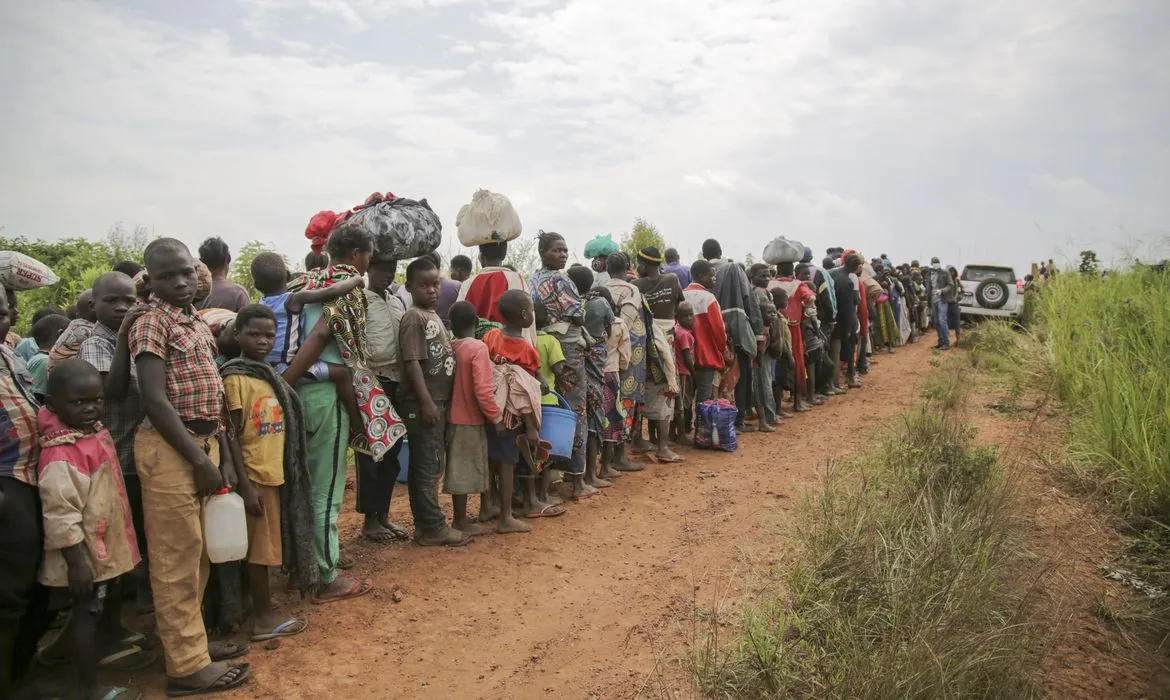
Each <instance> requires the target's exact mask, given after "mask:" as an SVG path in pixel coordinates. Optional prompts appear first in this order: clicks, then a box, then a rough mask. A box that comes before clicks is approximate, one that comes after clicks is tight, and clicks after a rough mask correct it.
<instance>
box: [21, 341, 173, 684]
mask: <svg viewBox="0 0 1170 700" xmlns="http://www.w3.org/2000/svg"><path fill="white" fill-rule="evenodd" d="M46 392H47V398H48V405H47V406H46V407H44V408H42V409H41V410H40V415H39V416H38V422H39V424H40V425H39V427H40V433H41V439H40V442H41V455H40V463H39V465H38V469H37V472H38V475H39V483H38V488H39V489H40V493H41V504H42V508H43V518H44V524H45V559H44V562H43V564H42V567H41V573H40V581H41V583H43V584H45V585H46V586H53V587H56V588H66V589H68V590H69V593H70V595H71V596H72V598H73V611H72V613H71V614H70V616H69V622H68V624H67V625H66V628H65V630H64V631H63V632H62V633H61V635H62V639H63V640H65V641H67V642H69V643H71V644H72V647H73V655H74V660H75V661H76V665H77V676H78V685H79V686H80V687H81V688H82V689H83V690H84V692H85V697H87V698H89V697H94V698H100V697H114V696H115V695H113V694H112V693H114V691H113V690H111V689H108V688H105V689H99V688H98V679H97V670H98V659H100V658H102V657H103V656H107V655H109V654H113V653H116V652H122V655H123V656H124V657H125V658H123V659H122V660H121V665H120V666H119V668H121V669H123V670H131V669H137V668H141V667H142V666H143V665H146V664H150V663H152V662H153V659H152V658H149V657H148V656H147V655H145V654H144V653H143V652H142V650H141V649H139V648H137V647H126V646H125V645H124V644H123V643H122V639H124V638H125V632H124V630H122V627H121V620H120V615H119V612H120V609H121V604H120V601H121V599H122V598H121V596H120V595H119V594H118V592H117V590H116V588H114V584H115V582H116V580H117V578H118V577H119V576H122V575H123V574H126V573H128V572H130V571H131V570H132V569H133V568H134V566H135V565H136V564H137V563H138V561H139V553H138V542H137V538H136V537H135V534H134V525H133V520H132V518H131V515H130V503H129V501H128V500H127V498H126V487H125V484H124V483H123V481H122V468H121V466H119V464H118V456H117V453H116V451H115V449H114V440H113V438H111V437H110V433H109V432H108V431H107V430H106V429H105V428H104V427H102V424H101V423H100V422H99V418H100V417H101V413H102V396H103V392H104V387H103V385H102V378H101V375H100V374H98V371H97V370H96V369H94V368H93V367H92V366H91V365H90V364H89V363H87V362H85V361H84V360H79V359H69V360H65V361H64V362H61V363H59V364H58V365H56V366H55V367H54V368H53V371H52V373H51V374H50V375H49V381H48V385H47V389H46ZM127 654H128V655H127Z"/></svg>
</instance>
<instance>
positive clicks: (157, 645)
mask: <svg viewBox="0 0 1170 700" xmlns="http://www.w3.org/2000/svg"><path fill="white" fill-rule="evenodd" d="M122 643H123V644H134V645H136V646H140V647H142V648H143V649H145V650H148V651H155V650H158V649H162V640H161V639H159V638H158V637H156V636H154V635H146V634H143V633H141V632H130V634H128V635H126V636H125V637H123V638H122Z"/></svg>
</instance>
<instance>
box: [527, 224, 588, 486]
mask: <svg viewBox="0 0 1170 700" xmlns="http://www.w3.org/2000/svg"><path fill="white" fill-rule="evenodd" d="M536 250H537V252H538V253H539V254H540V269H539V270H537V271H536V272H534V273H533V274H532V276H531V277H530V278H529V279H528V292H529V293H530V294H531V295H532V299H533V301H534V302H540V303H541V304H543V305H544V308H545V310H546V311H548V321H549V323H548V326H547V330H548V333H549V335H551V336H553V337H554V338H556V339H557V342H559V343H560V344H561V351H562V352H563V353H564V355H565V365H566V366H567V367H568V368H569V373H570V375H571V376H572V380H573V388H572V389H570V390H569V391H567V392H565V397H564V398H565V401H567V402H568V404H569V408H571V409H572V410H573V411H574V412H575V413H576V414H577V416H578V420H577V430H576V433H575V434H574V436H573V456H572V459H571V460H570V461H569V463H568V464H565V465H563V467H561V468H563V469H564V471H565V472H566V473H568V474H570V475H571V476H572V477H573V498H574V499H577V500H581V499H584V498H589V497H590V496H594V495H596V494H597V489H596V488H594V487H593V486H590V485H589V484H588V483H586V482H585V449H586V445H585V443H586V439H587V436H588V432H589V421H588V415H587V412H586V395H585V392H586V386H587V385H586V376H585V336H584V334H583V333H582V330H581V327H582V325H583V324H584V323H585V314H584V307H583V306H582V304H581V294H580V293H579V292H578V291H577V285H575V284H573V281H572V280H570V279H569V278H568V277H567V276H566V275H565V263H567V262H568V260H569V246H568V245H567V244H566V243H565V237H564V236H562V235H561V234H559V233H553V232H548V233H546V232H544V231H541V232H540V235H539V236H538V238H537V245H536Z"/></svg>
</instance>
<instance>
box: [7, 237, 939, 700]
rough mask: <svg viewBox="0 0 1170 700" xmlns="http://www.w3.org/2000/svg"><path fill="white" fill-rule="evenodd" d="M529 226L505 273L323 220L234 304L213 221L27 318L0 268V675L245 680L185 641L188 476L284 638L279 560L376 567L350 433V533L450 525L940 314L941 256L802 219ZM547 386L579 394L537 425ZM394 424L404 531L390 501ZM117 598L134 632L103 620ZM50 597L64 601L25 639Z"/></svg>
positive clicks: (493, 263) (361, 586)
mask: <svg viewBox="0 0 1170 700" xmlns="http://www.w3.org/2000/svg"><path fill="white" fill-rule="evenodd" d="M537 250H538V252H539V255H540V267H539V269H538V270H536V271H535V272H534V273H532V274H531V275H529V276H528V278H527V279H525V278H524V276H522V275H521V274H520V273H519V272H517V271H516V270H515V269H513V268H512V267H510V266H509V265H508V263H507V258H508V244H507V243H506V242H496V243H489V244H486V245H482V246H479V249H478V253H479V260H478V263H479V265H478V268H477V269H476V268H475V267H474V266H473V265H472V262H471V260H470V259H469V258H467V257H466V256H455V257H454V258H452V259H451V260H450V265H449V276H447V277H444V276H443V275H442V273H441V270H440V265H441V261H440V259H439V257H438V256H437V255H435V254H431V255H426V256H422V257H419V258H416V259H414V260H413V261H411V262H410V263H409V264H408V265H407V266H406V267H405V275H404V284H399V283H398V282H397V281H396V277H397V276H398V266H399V262H400V261H399V260H397V259H395V257H394V256H393V254H392V253H391V252H389V251H383V250H379V249H378V248H377V246H376V245H375V241H374V239H373V238H372V237H371V236H369V235H368V234H365V233H363V232H361V231H360V230H358V229H355V228H352V227H350V228H345V229H340V228H339V229H336V230H334V232H333V234H332V235H330V236H329V237H328V238H327V239H325V238H324V237H321V238H320V239H319V240H317V241H316V246H315V248H314V251H313V252H312V253H310V254H309V255H308V256H307V258H306V262H305V267H306V269H307V272H305V273H301V274H296V275H294V274H291V273H290V272H289V271H288V269H287V266H286V263H285V261H284V259H283V258H282V257H281V256H279V255H276V254H270V253H266V254H262V255H259V256H258V257H256V258H255V260H254V261H253V262H252V264H251V269H250V272H251V275H252V279H253V282H254V286H255V289H257V290H258V291H259V293H260V295H261V298H260V300H259V302H258V303H253V301H252V299H251V298H249V295H248V292H247V291H246V290H245V289H244V288H242V287H240V286H239V285H236V284H233V283H232V282H230V281H229V280H228V272H229V269H230V266H231V262H232V261H231V256H230V252H229V250H228V247H227V246H226V244H224V242H223V241H222V240H220V239H218V238H213V239H209V240H207V241H205V242H204V243H203V245H202V246H200V248H199V250H198V258H196V256H193V255H192V254H191V252H190V251H189V249H188V248H187V246H186V245H184V244H183V243H182V242H180V241H178V240H175V239H171V238H161V239H157V240H154V241H152V242H151V243H150V244H149V245H148V247H147V248H146V251H145V255H144V263H145V264H144V266H140V265H137V264H135V263H132V262H124V263H119V264H118V265H117V266H115V268H114V269H113V270H111V271H110V272H108V273H105V274H102V275H101V276H99V277H98V278H97V279H96V281H95V282H94V283H93V286H92V289H90V290H87V291H86V292H85V293H84V294H82V295H81V297H80V298H78V299H77V302H76V305H75V306H73V307H71V308H70V309H69V310H68V311H67V312H61V311H59V310H57V309H42V310H38V311H37V312H36V314H35V316H34V319H33V323H32V335H31V337H29V338H25V339H19V338H16V337H15V336H14V335H13V334H12V333H11V328H12V327H13V326H14V325H15V324H16V323H17V320H18V318H19V314H20V310H19V295H18V294H16V293H14V292H12V291H11V290H8V291H6V292H5V293H3V294H0V337H2V338H6V343H5V345H4V346H3V347H0V419H2V420H3V422H4V428H5V430H4V431H0V539H2V540H3V541H2V544H0V582H2V583H0V697H9V696H12V694H14V693H16V692H17V690H18V686H19V684H20V681H21V680H22V679H24V678H26V677H27V675H28V672H29V669H30V667H31V665H32V663H33V661H34V655H35V658H36V659H37V660H38V661H40V662H41V663H45V664H47V665H57V664H62V665H63V664H66V663H72V664H73V665H74V666H75V668H76V671H77V689H78V692H77V695H78V697H83V698H103V699H105V700H115V699H117V700H127V699H128V698H133V697H138V695H137V693H135V692H133V691H132V690H130V689H127V688H120V687H116V688H109V687H105V686H102V685H100V684H99V679H98V675H97V672H98V670H99V669H102V670H122V671H131V670H135V669H140V668H143V667H145V666H147V665H150V664H151V663H154V662H155V661H156V660H157V658H158V656H159V655H160V654H161V656H162V657H163V659H164V660H165V665H166V674H167V678H168V683H167V692H168V694H169V695H171V696H185V695H199V694H203V693H210V692H217V691H221V690H226V689H229V688H233V687H236V686H238V685H240V684H242V683H244V682H245V681H246V680H247V679H248V677H249V676H250V674H251V668H250V666H249V665H248V664H247V663H245V662H241V661H239V658H240V657H242V656H244V655H246V654H247V652H248V648H247V645H241V644H234V643H228V642H209V641H208V632H207V624H206V623H207V620H208V619H209V616H208V614H207V607H208V605H209V604H210V601H209V600H207V599H206V598H205V589H206V587H207V584H208V581H209V579H213V578H215V577H214V576H213V575H211V572H212V569H211V568H210V567H209V563H208V558H207V555H206V551H205V541H204V525H203V522H202V504H203V500H204V499H205V498H206V497H208V496H210V495H212V494H215V493H217V492H222V491H223V490H224V489H231V490H235V491H236V492H237V493H238V494H239V495H240V497H242V499H243V502H244V504H245V509H246V512H247V520H246V521H247V535H248V551H247V556H246V558H245V560H244V562H245V565H244V566H243V567H242V571H243V573H244V574H245V576H244V580H246V585H247V594H248V595H247V597H248V598H249V599H250V610H251V639H252V641H264V640H271V639H277V638H284V637H291V636H294V635H297V634H299V633H301V632H303V631H304V630H305V629H306V628H307V626H308V621H307V620H305V619H300V618H297V617H291V616H288V615H285V614H282V613H280V612H278V610H277V608H276V607H274V606H273V604H272V597H273V596H272V591H271V588H270V575H271V574H272V572H273V570H275V569H279V570H281V571H283V572H284V574H285V575H286V576H287V582H288V586H289V588H290V589H292V590H299V591H301V592H302V593H303V594H305V595H308V596H310V597H311V600H312V602H313V603H315V604H331V603H335V602H341V601H347V600H351V599H353V598H356V597H359V596H362V595H364V594H366V593H368V592H369V591H370V590H372V589H373V587H374V585H375V584H374V581H373V580H371V579H369V578H365V577H354V576H350V575H348V574H346V573H345V570H346V569H348V568H350V567H352V566H353V561H352V560H350V559H349V558H348V557H347V556H346V554H345V552H344V549H343V548H342V547H341V543H340V542H339V538H338V516H339V514H340V511H341V509H342V505H343V495H344V492H345V486H346V468H347V456H348V453H349V451H350V450H351V449H352V451H353V454H354V455H355V461H356V487H357V493H356V510H357V512H358V513H360V514H362V516H363V518H364V521H363V524H362V530H361V533H362V536H363V537H364V538H366V539H368V540H370V541H372V542H376V543H388V542H394V541H398V540H407V539H411V538H413V541H414V542H415V543H416V544H417V545H420V546H450V547H458V546H464V545H467V544H469V543H471V542H472V541H473V540H474V539H475V538H478V537H481V536H485V535H488V534H490V533H499V534H513V533H526V532H529V531H531V530H532V529H533V525H534V522H536V521H537V520H539V519H540V518H555V517H560V516H564V515H566V513H567V512H568V507H567V506H569V503H570V502H571V501H580V500H583V499H588V498H591V497H593V496H595V495H596V494H597V493H598V492H599V490H601V489H606V488H610V487H613V486H616V485H618V481H619V479H621V478H625V475H627V474H630V473H633V472H638V471H641V470H643V469H645V466H646V465H645V463H644V462H643V461H641V460H639V459H637V458H636V456H637V455H646V457H647V458H648V459H650V460H653V461H655V462H658V463H663V464H670V463H675V462H679V461H681V460H682V459H683V458H682V457H681V456H680V455H679V454H678V453H677V452H676V451H675V450H676V449H677V447H678V446H679V445H691V444H692V443H693V442H694V441H695V435H696V433H697V432H699V433H701V432H702V431H703V430H704V428H705V427H707V428H709V426H704V425H703V423H702V420H701V419H700V418H699V417H698V414H699V410H698V409H699V408H700V407H701V406H703V405H705V404H706V402H710V401H718V400H726V401H727V402H728V404H729V405H733V406H734V410H735V421H734V423H735V430H736V431H737V432H739V433H748V432H755V431H759V432H764V433H771V432H775V431H776V429H777V427H778V426H780V425H782V424H783V423H784V421H785V420H786V419H788V418H791V417H792V414H793V413H795V412H805V411H811V410H815V409H816V407H818V406H821V405H824V404H825V403H826V402H829V401H831V400H832V398H833V397H835V396H839V395H842V394H845V393H847V392H848V391H851V390H857V389H860V388H861V386H862V381H863V380H862V375H865V374H866V373H867V372H868V371H869V369H870V366H871V364H872V362H873V360H872V358H873V356H874V355H875V354H877V353H883V352H889V353H892V352H894V349H895V348H896V347H898V346H900V345H903V344H905V343H911V342H916V341H917V340H918V339H919V338H920V337H921V336H922V334H923V333H924V332H925V331H926V329H927V328H928V327H929V325H930V324H931V322H932V319H933V323H934V326H935V328H936V329H937V331H938V343H937V345H936V347H938V348H940V349H947V348H949V347H950V342H951V341H950V335H949V331H948V329H950V330H953V331H954V332H955V334H956V337H957V335H958V332H959V328H958V323H957V322H956V321H957V320H956V319H952V318H951V317H950V313H951V308H952V306H953V307H954V308H955V309H956V310H957V305H955V303H954V302H955V298H956V290H957V286H958V282H957V276H956V275H955V274H954V270H953V268H950V269H947V268H943V267H942V266H941V265H940V264H939V263H938V260H937V259H935V260H934V261H932V265H931V266H930V267H927V268H920V267H919V265H918V264H917V262H914V263H911V264H907V265H898V266H895V265H893V264H892V263H891V262H890V261H889V260H888V259H887V257H886V256H885V255H882V256H881V257H880V258H874V259H872V260H869V261H867V260H865V258H863V257H862V256H861V255H860V254H859V253H858V252H856V251H853V250H845V249H842V248H832V249H829V250H828V251H827V254H826V256H825V257H824V258H823V260H821V261H819V262H814V261H813V254H812V251H811V250H809V249H807V248H806V249H805V250H804V255H803V257H802V258H801V259H800V260H794V261H790V262H780V263H778V264H776V265H768V264H755V265H750V266H744V265H743V264H740V263H738V262H735V261H733V260H730V259H728V258H725V257H724V255H723V251H722V248H721V246H720V244H719V243H718V242H717V241H715V240H708V241H706V242H704V243H703V246H702V256H701V258H700V259H699V260H696V261H694V262H693V263H691V264H689V265H684V264H682V263H680V261H679V255H678V252H677V251H676V250H674V249H669V248H668V249H666V250H665V251H660V250H658V249H657V248H654V247H647V248H644V249H642V250H640V251H638V252H637V254H636V255H628V254H626V253H624V252H621V251H619V250H617V249H614V250H612V251H609V252H607V253H606V254H604V255H599V256H597V257H596V258H594V259H592V260H591V261H590V263H591V264H589V265H576V264H574V265H569V264H568V261H569V258H570V250H569V246H568V244H567V242H566V240H565V238H564V237H563V236H561V235H559V234H556V233H545V232H541V233H540V235H539V240H538V246H537ZM546 408H547V409H556V408H560V409H567V410H569V411H572V412H573V413H574V414H575V416H576V422H575V428H573V429H572V435H571V447H570V448H569V449H567V450H561V452H560V453H559V454H558V453H556V452H554V450H556V449H557V448H556V447H554V445H553V444H552V441H550V440H548V439H546V437H545V436H544V435H542V420H541V419H542V415H543V414H544V413H545V409H546ZM403 449H406V450H408V451H409V458H408V469H407V472H408V473H407V478H406V482H407V493H408V497H409V501H410V512H411V516H412V520H413V534H412V533H411V532H410V531H409V530H408V529H407V528H406V527H404V526H403V525H401V524H399V523H396V522H394V521H392V520H391V518H390V503H391V499H392V497H393V494H394V485H395V483H396V482H397V480H398V478H399V471H400V459H399V457H400V451H401V450H403ZM440 484H441V487H440ZM440 488H441V491H442V493H443V494H445V495H449V496H450V497H451V504H452V508H451V510H452V513H453V517H451V518H450V520H449V519H448V518H447V516H446V515H445V514H444V511H443V509H442V507H441V505H440ZM473 496H474V497H477V502H478V503H477V505H478V508H477V512H474V513H473V512H472V510H471V501H470V497H473ZM51 593H53V594H55V595H56V596H57V599H58V601H62V600H63V601H64V604H63V605H56V606H50V599H51V596H50V594H51ZM210 597H211V596H210V595H208V596H207V598H210ZM130 600H133V601H134V602H135V605H136V606H137V608H138V610H140V611H147V610H152V611H153V614H154V617H155V629H156V630H157V637H156V636H153V635H145V634H142V633H138V632H133V631H130V630H128V629H126V628H124V627H123V621H122V615H121V605H122V603H123V602H124V601H130ZM50 607H57V608H64V609H66V610H68V613H67V618H66V621H65V622H64V624H63V629H62V630H61V631H60V633H59V634H58V635H57V636H56V637H55V638H53V639H52V640H51V641H49V642H47V643H43V642H41V640H42V637H43V636H45V632H46V630H47V628H48V626H49V623H50V621H51V619H52V618H51V615H50V613H49V610H50ZM38 643H40V645H39V651H38Z"/></svg>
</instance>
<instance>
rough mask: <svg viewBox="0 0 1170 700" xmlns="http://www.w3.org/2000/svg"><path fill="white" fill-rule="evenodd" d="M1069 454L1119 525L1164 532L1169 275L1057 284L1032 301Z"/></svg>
mask: <svg viewBox="0 0 1170 700" xmlns="http://www.w3.org/2000/svg"><path fill="white" fill-rule="evenodd" d="M1036 302H1037V308H1036V312H1037V316H1038V320H1039V322H1040V324H1041V329H1042V333H1043V335H1044V339H1045V345H1046V347H1047V350H1048V352H1050V353H1051V357H1052V361H1053V369H1054V371H1055V382H1056V388H1057V391H1058V392H1059V395H1060V398H1061V399H1062V400H1063V401H1064V403H1065V405H1066V406H1067V407H1068V408H1070V409H1071V410H1072V412H1073V414H1074V424H1073V429H1072V431H1071V446H1072V448H1073V451H1074V453H1075V455H1076V456H1077V457H1079V458H1080V460H1079V461H1080V462H1081V463H1082V465H1085V464H1087V465H1089V468H1090V473H1091V474H1092V475H1093V477H1094V478H1095V479H1098V480H1100V481H1101V482H1104V483H1107V484H1108V485H1109V486H1110V487H1111V491H1112V492H1113V494H1114V495H1115V497H1116V500H1117V501H1118V502H1119V503H1120V504H1121V505H1122V506H1123V508H1124V510H1125V511H1126V513H1127V514H1128V515H1131V516H1138V517H1150V518H1155V519H1157V520H1158V521H1159V522H1161V523H1163V524H1165V525H1170V274H1165V273H1162V274H1159V273H1155V272H1153V271H1151V270H1148V269H1147V270H1135V271H1132V272H1128V273H1124V274H1120V275H1111V276H1109V277H1106V278H1104V279H1102V278H1099V277H1097V276H1086V275H1075V274H1067V275H1062V276H1059V277H1057V278H1056V279H1055V280H1054V281H1053V282H1051V283H1049V284H1048V285H1046V286H1045V287H1044V290H1043V293H1041V294H1040V295H1038V297H1037V298H1036Z"/></svg>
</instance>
